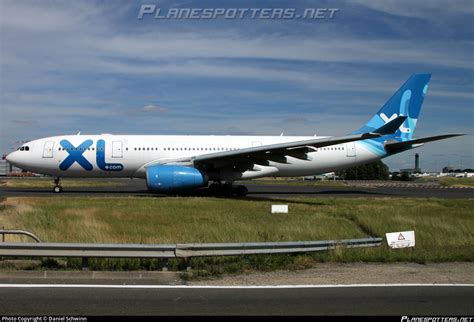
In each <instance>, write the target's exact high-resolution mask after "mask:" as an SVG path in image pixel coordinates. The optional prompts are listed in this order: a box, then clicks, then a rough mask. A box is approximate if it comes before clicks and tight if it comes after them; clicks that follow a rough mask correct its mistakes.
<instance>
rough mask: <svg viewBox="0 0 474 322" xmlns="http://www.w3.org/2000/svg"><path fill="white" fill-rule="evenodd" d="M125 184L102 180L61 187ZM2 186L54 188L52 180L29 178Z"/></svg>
mask: <svg viewBox="0 0 474 322" xmlns="http://www.w3.org/2000/svg"><path fill="white" fill-rule="evenodd" d="M122 184H123V183H122V182H120V181H101V180H84V179H81V180H74V179H66V180H61V185H62V186H63V187H65V188H87V187H116V186H120V185H122ZM0 185H2V186H5V187H12V188H51V189H52V188H53V186H54V183H53V179H52V178H28V179H5V180H2V181H0Z"/></svg>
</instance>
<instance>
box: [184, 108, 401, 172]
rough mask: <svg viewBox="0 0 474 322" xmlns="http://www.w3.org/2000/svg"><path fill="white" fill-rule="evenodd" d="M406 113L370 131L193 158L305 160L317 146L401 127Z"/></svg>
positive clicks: (245, 162) (202, 163) (215, 162)
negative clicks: (289, 158) (288, 158)
mask: <svg viewBox="0 0 474 322" xmlns="http://www.w3.org/2000/svg"><path fill="white" fill-rule="evenodd" d="M405 119H406V116H399V117H397V118H396V119H394V120H392V121H390V122H388V123H387V124H385V125H383V126H382V127H380V128H378V129H376V130H374V131H372V132H368V133H361V134H353V135H347V136H341V137H329V138H319V139H317V138H315V139H309V140H302V141H292V142H285V143H276V144H269V145H262V146H257V147H251V148H245V149H239V150H232V151H224V152H216V153H209V154H203V155H198V156H195V157H192V158H191V160H190V161H191V162H192V164H193V165H194V166H195V167H213V168H219V167H224V166H228V165H240V166H241V167H243V168H247V167H252V165H253V164H260V165H268V164H269V162H270V161H273V162H278V163H287V157H293V158H296V159H301V160H310V157H309V156H308V154H307V153H308V152H313V151H316V149H317V148H322V147H325V146H330V145H335V144H341V143H346V142H354V141H360V140H366V139H372V138H377V137H381V136H383V135H387V134H392V133H395V132H396V131H397V129H398V128H399V127H400V125H402V124H403V122H404V121H405Z"/></svg>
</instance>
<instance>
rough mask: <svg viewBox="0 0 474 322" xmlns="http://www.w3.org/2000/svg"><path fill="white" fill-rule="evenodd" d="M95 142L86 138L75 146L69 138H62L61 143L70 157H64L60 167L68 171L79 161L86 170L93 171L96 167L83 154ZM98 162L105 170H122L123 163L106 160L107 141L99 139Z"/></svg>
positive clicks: (100, 167)
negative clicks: (107, 161)
mask: <svg viewBox="0 0 474 322" xmlns="http://www.w3.org/2000/svg"><path fill="white" fill-rule="evenodd" d="M93 143H94V142H93V141H92V140H85V141H84V142H83V143H81V144H80V145H79V146H77V147H75V146H74V145H72V144H71V142H69V141H68V140H61V142H59V144H60V145H61V146H62V147H63V150H64V151H67V152H68V153H69V155H68V157H67V158H66V159H64V161H63V162H61V164H60V165H59V169H61V170H63V171H66V170H67V169H69V168H70V167H71V166H72V165H73V164H74V162H77V163H78V164H79V165H80V166H81V167H83V168H84V170H86V171H92V169H93V168H94V167H93V166H92V164H91V163H90V162H89V161H88V160H87V159H86V158H85V157H84V156H83V154H84V152H85V151H87V150H88V149H89V148H90V147H91V145H92V144H93ZM96 163H97V166H98V167H99V169H101V170H104V171H122V170H123V165H122V164H120V163H106V162H105V141H104V140H98V141H97V148H96Z"/></svg>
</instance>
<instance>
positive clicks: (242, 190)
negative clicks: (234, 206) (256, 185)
mask: <svg viewBox="0 0 474 322" xmlns="http://www.w3.org/2000/svg"><path fill="white" fill-rule="evenodd" d="M248 192H249V190H248V189H247V187H246V186H237V187H235V188H234V193H235V194H236V195H237V196H238V197H245V196H246V195H247V193H248Z"/></svg>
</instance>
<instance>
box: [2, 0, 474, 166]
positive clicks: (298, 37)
mask: <svg viewBox="0 0 474 322" xmlns="http://www.w3.org/2000/svg"><path fill="white" fill-rule="evenodd" d="M142 4H153V5H156V7H159V8H161V9H162V12H165V13H166V12H167V11H168V10H170V9H173V8H175V9H176V8H178V9H179V8H181V9H182V8H223V7H226V8H227V9H229V8H240V9H242V8H287V9H288V8H294V9H295V11H296V12H303V11H304V10H305V8H336V9H338V10H337V12H335V15H334V16H333V18H332V19H329V18H328V17H325V18H324V19H251V18H248V17H246V18H243V19H224V18H217V19H201V20H197V19H169V20H165V19H154V18H153V16H152V15H145V16H144V17H143V19H138V14H139V11H140V8H141V5H142ZM473 16H474V2H472V1H436V0H435V1H426V2H425V1H409V0H386V1H378V0H367V1H362V0H352V1H225V2H222V1H141V2H140V1H107V2H105V1H83V0H76V1H49V0H42V1H24V0H3V1H0V136H1V140H0V153H2V154H5V153H8V152H10V151H12V150H14V149H16V148H17V147H18V146H19V145H20V144H21V142H22V141H27V140H33V139H37V138H41V137H47V136H53V135H64V134H76V133H77V132H81V133H82V134H100V133H112V134H163V135H165V134H214V135H219V134H233V135H280V133H284V135H310V136H312V135H315V134H317V135H330V136H333V135H334V136H338V135H346V134H348V133H350V132H352V131H353V130H356V129H358V128H359V127H360V126H361V125H363V124H364V123H365V122H366V121H367V120H369V119H370V118H371V117H372V115H373V114H374V113H375V112H377V110H378V109H379V108H380V107H381V106H382V105H383V104H384V103H385V101H386V100H388V98H390V96H391V95H392V94H393V93H394V92H395V91H396V90H397V89H398V88H399V86H400V85H401V84H403V82H404V81H405V80H406V79H408V77H409V76H410V75H411V74H413V73H418V72H429V73H432V78H431V82H430V88H429V91H428V94H427V96H426V98H425V102H424V104H423V109H422V112H421V115H420V118H419V120H418V124H417V128H416V131H415V137H423V136H431V135H437V134H444V133H465V134H467V135H466V136H463V137H458V138H453V139H449V140H445V141H439V142H434V143H429V144H426V145H425V146H423V147H421V148H418V149H416V150H411V151H407V152H404V153H402V154H399V155H396V156H393V157H390V158H387V159H384V162H385V163H386V164H388V165H389V167H390V170H392V171H397V170H398V169H400V168H408V167H413V166H414V154H415V153H419V154H420V161H421V162H420V163H421V168H422V169H423V170H431V171H439V170H441V168H442V167H443V166H448V165H450V166H453V167H455V168H474V139H473V128H474V109H473V102H474V100H473V98H474V96H473V92H474V91H473V89H474V83H473V76H474V73H473V68H474V65H473V33H474V20H473Z"/></svg>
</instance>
